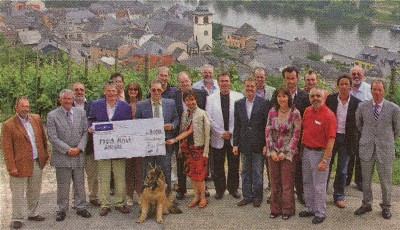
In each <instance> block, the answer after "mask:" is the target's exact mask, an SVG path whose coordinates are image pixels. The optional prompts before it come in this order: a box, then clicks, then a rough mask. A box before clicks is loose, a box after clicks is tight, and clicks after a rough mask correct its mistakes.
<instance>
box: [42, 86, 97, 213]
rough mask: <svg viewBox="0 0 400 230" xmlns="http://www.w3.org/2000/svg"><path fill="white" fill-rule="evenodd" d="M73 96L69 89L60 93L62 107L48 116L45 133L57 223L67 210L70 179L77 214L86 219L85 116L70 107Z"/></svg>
mask: <svg viewBox="0 0 400 230" xmlns="http://www.w3.org/2000/svg"><path fill="white" fill-rule="evenodd" d="M73 103H74V93H73V92H72V90H70V89H63V90H61V92H60V104H61V106H60V107H58V108H57V109H55V110H53V111H51V112H49V113H48V114H47V133H48V135H49V141H50V143H51V144H52V146H53V148H52V150H53V152H52V158H51V165H52V166H54V167H55V168H56V178H57V205H58V211H57V215H56V221H63V220H64V219H65V216H66V212H67V211H68V208H69V191H70V184H71V180H72V181H73V186H74V202H75V206H76V208H77V211H76V214H78V215H80V216H82V217H84V218H89V217H91V214H90V213H89V212H88V211H87V209H86V206H87V203H86V193H85V176H84V166H85V155H84V151H85V147H86V143H87V121H86V113H85V111H84V110H82V109H78V108H75V107H73Z"/></svg>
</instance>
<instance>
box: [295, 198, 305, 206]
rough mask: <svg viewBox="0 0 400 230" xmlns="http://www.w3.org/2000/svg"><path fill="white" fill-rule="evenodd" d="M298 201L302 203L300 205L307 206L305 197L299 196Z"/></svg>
mask: <svg viewBox="0 0 400 230" xmlns="http://www.w3.org/2000/svg"><path fill="white" fill-rule="evenodd" d="M297 200H298V201H299V202H300V204H302V205H305V204H306V202H305V201H304V197H303V196H297Z"/></svg>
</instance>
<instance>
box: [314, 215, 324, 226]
mask: <svg viewBox="0 0 400 230" xmlns="http://www.w3.org/2000/svg"><path fill="white" fill-rule="evenodd" d="M324 220H325V217H319V216H316V217H314V219H313V220H312V223H313V224H320V223H322V222H324Z"/></svg>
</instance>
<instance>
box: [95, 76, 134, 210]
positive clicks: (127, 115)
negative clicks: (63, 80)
mask: <svg viewBox="0 0 400 230" xmlns="http://www.w3.org/2000/svg"><path fill="white" fill-rule="evenodd" d="M117 93H118V88H117V84H115V83H114V82H111V81H108V82H106V83H105V85H104V96H105V98H102V99H99V100H97V101H94V102H93V103H92V108H91V110H90V114H89V118H88V121H89V124H88V126H89V133H93V127H92V123H93V122H106V121H123V120H131V119H132V111H131V107H130V105H129V104H128V103H126V102H125V101H121V100H119V99H118V98H117V97H118V94H117ZM110 151H113V150H110ZM97 166H98V170H99V178H100V203H101V209H100V216H107V215H108V214H109V213H110V212H111V199H110V181H111V177H112V175H113V177H114V185H115V196H114V206H115V209H116V210H118V211H119V212H121V213H123V214H127V213H129V208H128V207H127V206H126V185H125V159H124V158H122V159H121V158H119V159H105V160H99V161H98V162H97ZM111 173H112V174H111Z"/></svg>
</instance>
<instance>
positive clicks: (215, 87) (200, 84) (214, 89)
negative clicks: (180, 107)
mask: <svg viewBox="0 0 400 230" xmlns="http://www.w3.org/2000/svg"><path fill="white" fill-rule="evenodd" d="M192 87H193V88H194V89H201V90H205V91H207V94H208V95H211V94H213V93H215V92H217V91H219V86H218V82H217V80H215V79H214V84H213V86H212V87H211V89H210V90H208V89H207V87H205V86H204V79H203V80H200V81H198V82H196V83H194V84H193V86H192Z"/></svg>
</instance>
